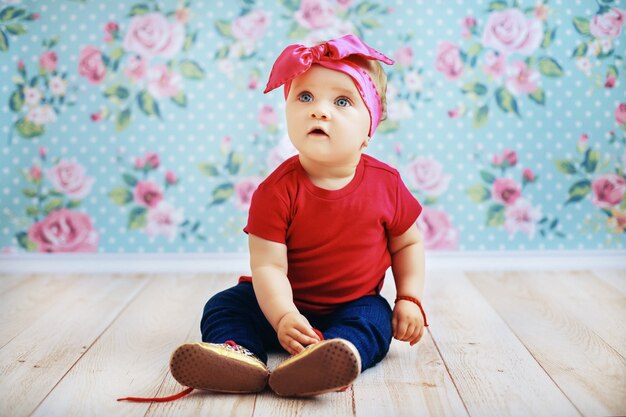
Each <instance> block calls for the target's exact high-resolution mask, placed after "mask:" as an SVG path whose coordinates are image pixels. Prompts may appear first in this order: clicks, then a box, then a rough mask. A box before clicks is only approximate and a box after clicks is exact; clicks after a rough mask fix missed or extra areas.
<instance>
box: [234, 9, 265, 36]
mask: <svg viewBox="0 0 626 417" xmlns="http://www.w3.org/2000/svg"><path fill="white" fill-rule="evenodd" d="M269 24H270V15H269V14H268V13H267V12H265V11H263V10H255V11H252V12H250V13H248V14H246V15H244V16H239V17H238V18H236V19H235V20H234V21H233V23H232V25H231V27H230V29H231V32H232V34H233V36H234V37H235V38H236V39H239V40H243V41H257V40H259V39H261V38H262V37H263V34H264V33H265V30H266V29H267V27H268V26H269Z"/></svg>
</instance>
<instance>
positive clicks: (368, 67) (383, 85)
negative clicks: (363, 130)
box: [345, 55, 387, 122]
mask: <svg viewBox="0 0 626 417" xmlns="http://www.w3.org/2000/svg"><path fill="white" fill-rule="evenodd" d="M345 60H346V61H350V62H352V63H354V64H356V65H358V66H359V67H361V68H363V69H364V70H365V71H367V73H368V75H369V76H370V78H371V79H372V81H374V85H375V86H376V91H377V92H378V96H379V97H380V109H381V114H380V121H381V122H382V121H383V120H385V119H386V118H387V74H385V70H384V69H383V66H382V65H381V63H380V62H379V61H377V60H373V59H367V58H364V57H362V56H360V55H350V56H348V57H346V58H345Z"/></svg>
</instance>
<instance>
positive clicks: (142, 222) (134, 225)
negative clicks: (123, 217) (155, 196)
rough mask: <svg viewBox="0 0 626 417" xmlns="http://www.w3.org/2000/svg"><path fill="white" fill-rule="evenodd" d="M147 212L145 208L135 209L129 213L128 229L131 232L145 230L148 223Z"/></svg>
mask: <svg viewBox="0 0 626 417" xmlns="http://www.w3.org/2000/svg"><path fill="white" fill-rule="evenodd" d="M147 212H148V210H146V208H145V207H135V208H134V209H132V210H131V211H130V213H128V226H127V227H128V229H129V230H137V229H143V228H144V227H145V226H146V224H147V223H148V221H147V219H146V213H147Z"/></svg>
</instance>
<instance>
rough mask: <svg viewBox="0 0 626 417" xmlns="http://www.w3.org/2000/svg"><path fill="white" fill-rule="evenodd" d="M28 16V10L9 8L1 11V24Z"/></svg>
mask: <svg viewBox="0 0 626 417" xmlns="http://www.w3.org/2000/svg"><path fill="white" fill-rule="evenodd" d="M25 14H26V10H24V9H18V8H17V7H13V6H8V7H7V8H5V9H3V10H2V11H0V22H8V21H9V20H13V19H17V18H19V17H22V16H24V15H25Z"/></svg>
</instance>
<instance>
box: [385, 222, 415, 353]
mask: <svg viewBox="0 0 626 417" xmlns="http://www.w3.org/2000/svg"><path fill="white" fill-rule="evenodd" d="M388 246H389V252H390V253H391V270H392V271H393V277H394V281H395V283H396V292H397V294H398V295H403V296H409V297H412V298H416V299H417V300H420V301H421V300H422V292H423V291H424V244H423V241H422V234H421V233H420V231H419V229H418V228H417V226H416V225H415V224H414V225H413V226H411V227H410V228H409V229H408V230H407V231H406V232H404V233H403V234H402V235H400V236H395V237H393V236H392V237H390V238H389V245H388ZM392 326H393V337H395V338H396V339H398V340H402V341H405V342H410V343H411V346H413V345H414V344H416V343H417V342H419V340H420V339H421V338H422V335H423V333H424V318H423V316H422V312H421V311H420V308H419V307H418V306H417V305H416V304H414V303H412V302H411V301H406V300H399V301H398V302H397V303H396V305H395V307H394V309H393V321H392Z"/></svg>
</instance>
